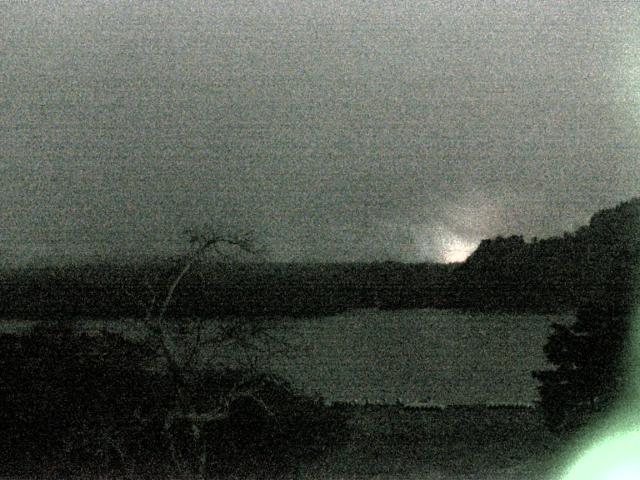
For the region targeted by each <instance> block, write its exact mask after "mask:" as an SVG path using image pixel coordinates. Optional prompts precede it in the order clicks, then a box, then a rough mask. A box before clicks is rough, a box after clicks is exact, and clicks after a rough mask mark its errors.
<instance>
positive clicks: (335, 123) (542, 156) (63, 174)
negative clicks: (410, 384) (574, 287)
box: [0, 0, 640, 261]
mask: <svg viewBox="0 0 640 480" xmlns="http://www.w3.org/2000/svg"><path fill="white" fill-rule="evenodd" d="M475 3H476V2H467V1H460V2H451V1H441V2H436V1H430V2H417V1H416V2H411V1H409V2H395V1H371V2H362V1H356V0H340V1H338V0H333V1H327V2H305V1H301V0H282V1H273V0H259V1H251V2H250V1H245V0H233V1H228V2H227V1H212V2H196V1H186V0H185V1H182V0H175V1H173V2H168V1H167V2H160V1H158V2H144V3H143V2H128V1H127V2H125V1H113V2H99V3H97V2H87V1H84V0H83V1H78V2H1V3H0V52H1V53H0V87H1V88H0V95H1V97H0V144H1V145H2V148H1V149H0V200H1V202H2V203H1V205H2V210H1V212H2V213H1V215H2V216H1V223H0V242H1V243H2V245H1V249H2V250H3V251H4V254H5V256H6V257H7V258H10V259H14V258H15V259H19V260H20V261H24V260H29V259H31V260H32V261H33V259H34V258H42V257H48V256H56V257H59V256H64V257H68V258H75V257H77V256H79V255H90V254H100V255H105V254H106V255H109V254H117V255H121V254H123V253H124V252H129V253H131V254H137V252H142V251H146V252H149V253H153V252H160V251H165V250H166V249H168V248H172V247H171V245H175V244H176V242H178V241H179V238H180V237H179V232H180V231H182V230H183V229H184V228H186V227H189V226H193V225H199V224H201V223H205V222H209V223H216V222H222V223H225V224H232V225H240V226H251V227H253V228H254V229H256V230H257V231H258V232H261V233H262V236H263V238H264V240H265V242H266V243H267V244H268V245H269V248H270V250H271V252H272V256H273V258H274V259H277V260H301V261H303V260H374V259H388V258H393V259H403V260H410V261H414V260H424V259H432V260H451V259H454V258H458V257H460V256H463V254H464V251H465V250H467V251H468V250H469V249H470V248H472V247H473V246H474V245H475V244H476V243H477V242H479V240H480V239H482V238H486V237H490V236H495V235H498V234H503V235H504V234H512V233H517V234H523V235H525V236H526V237H531V236H539V237H545V236H549V235H555V234H559V233H562V232H563V231H565V230H573V229H574V228H576V227H577V226H579V225H581V224H585V223H586V222H587V221H588V218H589V216H590V215H591V214H592V213H593V212H595V211H596V210H598V209H600V208H604V207H610V206H613V205H615V204H616V203H617V202H619V201H622V200H625V199H628V198H630V197H632V196H634V195H637V194H638V192H639V191H640V189H639V186H640V175H639V173H640V172H639V169H640V163H639V158H640V157H639V156H638V154H639V153H640V135H638V133H639V131H638V127H639V126H640V123H639V122H640V4H639V3H638V2H635V1H629V2H623V1H616V2H599V1H593V0H588V1H584V2H580V1H572V2H563V1H556V0H554V1H550V2H538V1H536V2H533V1H532V2H525V1H515V0H514V1H511V2H491V3H486V4H485V3H483V4H475ZM472 4H475V5H472Z"/></svg>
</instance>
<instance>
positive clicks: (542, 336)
mask: <svg viewBox="0 0 640 480" xmlns="http://www.w3.org/2000/svg"><path fill="white" fill-rule="evenodd" d="M571 321H572V317H571V316H570V315H531V314H521V315H514V314H481V313H478V314H469V313H461V312H457V311H450V310H402V311H395V312H392V311H380V310H375V309H371V310H358V311H352V312H348V313H344V314H341V315H336V316H331V317H323V318H313V319H295V320H282V321H278V322H277V325H278V328H276V329H275V331H274V335H276V336H281V337H282V338H283V339H284V340H285V341H286V343H287V344H288V345H289V347H288V349H287V350H288V355H287V356H286V357H282V356H276V357H272V356H269V355H265V356H264V357H263V358H260V359H259V360H258V362H259V365H260V366H264V367H268V368H271V369H272V370H274V371H275V372H277V373H280V374H282V375H284V376H285V377H287V378H288V379H289V380H291V381H292V382H293V384H294V385H295V386H296V387H297V388H299V389H301V390H303V391H306V392H307V393H310V394H319V395H321V396H322V397H324V398H325V399H327V400H329V401H360V402H364V401H370V402H385V403H394V402H396V401H397V400H401V401H403V402H407V403H411V402H431V403H434V404H442V405H450V404H477V403H533V402H535V401H536V400H537V398H538V397H537V391H536V382H535V380H534V379H533V378H532V377H531V371H532V370H537V369H543V368H547V367H549V363H548V362H547V359H546V358H545V356H544V352H543V350H542V348H543V346H544V344H545V343H546V340H547V336H548V334H549V331H550V325H551V323H552V322H560V323H569V322H571ZM103 323H104V322H103ZM103 323H101V322H97V321H89V322H87V323H85V325H86V326H87V327H86V328H88V329H96V328H99V326H100V325H102V324H103ZM107 323H108V324H110V325H111V327H110V329H111V328H115V329H122V328H123V325H124V328H125V331H126V332H127V333H129V334H133V333H134V332H136V331H137V330H138V328H139V327H136V323H135V322H131V321H128V322H126V323H124V322H120V323H117V322H107ZM28 325H29V322H21V321H14V322H4V323H3V330H4V331H14V332H20V331H25V330H26V329H27V328H28ZM178 343H179V342H178ZM183 344H184V342H183Z"/></svg>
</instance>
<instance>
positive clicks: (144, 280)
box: [0, 198, 640, 319]
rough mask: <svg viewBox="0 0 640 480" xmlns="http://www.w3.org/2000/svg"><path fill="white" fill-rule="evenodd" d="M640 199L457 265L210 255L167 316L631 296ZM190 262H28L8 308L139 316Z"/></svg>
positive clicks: (21, 314) (7, 296)
mask: <svg viewBox="0 0 640 480" xmlns="http://www.w3.org/2000/svg"><path fill="white" fill-rule="evenodd" d="M639 224H640V199H639V198H636V199H633V200H631V201H628V202H624V203H622V204H620V205H618V206H617V207H615V208H612V209H608V210H603V211H601V212H598V213H596V214H595V215H594V216H593V217H592V218H591V221H590V223H589V225H588V226H583V227H581V228H579V229H578V230H577V231H576V232H573V233H565V234H564V235H563V236H562V237H552V238H547V239H543V240H537V239H533V240H531V241H528V242H527V241H525V240H524V239H523V237H521V236H511V237H508V238H502V237H498V238H494V239H490V240H483V241H482V242H481V243H480V245H479V247H478V248H477V250H476V251H475V252H474V253H473V254H472V255H471V256H470V258H469V259H467V261H466V262H464V263H462V264H459V265H454V264H452V265H438V264H428V263H425V264H402V263H398V262H382V263H372V264H274V263H257V262H255V261H254V262H246V263H224V262H203V263H201V264H199V265H198V266H197V267H194V269H193V270H192V271H191V272H190V273H189V275H188V276H186V277H185V278H184V279H183V281H182V284H181V287H180V289H179V290H178V291H176V293H175V296H174V300H173V302H172V305H171V307H170V311H169V312H168V316H172V317H179V316H182V317H194V316H205V317H212V316H225V315H226V316H237V315H244V316H254V317H255V316H265V315H288V316H316V315H329V314H334V313H337V312H341V311H344V310H347V309H352V308H371V307H379V308H388V309H396V308H421V307H435V308H466V309H481V310H529V311H545V312H546V311H573V310H574V309H575V308H577V307H578V306H580V305H581V304H583V303H584V302H585V301H587V300H589V299H591V298H593V297H594V296H602V292H603V291H604V290H605V289H606V290H607V292H608V294H610V295H616V296H618V297H624V296H626V295H628V294H629V293H630V291H631V288H630V285H631V284H632V282H633V274H634V267H635V266H636V265H637V264H638V261H639V259H640V235H638V225H639ZM180 268H181V259H156V260H148V261H140V262H138V263H127V264H118V263H93V264H86V265H70V264H66V265H59V266H49V267H24V268H19V269H12V270H5V271H3V272H0V316H2V317H14V318H37V319H54V318H69V317H73V316H82V317H100V318H119V317H141V316H143V315H144V312H145V308H146V305H148V301H149V299H150V297H151V296H152V295H153V292H154V291H159V290H164V289H165V288H166V284H165V283H164V282H166V280H167V279H168V278H171V277H172V276H174V275H175V273H176V272H177V271H178V270H179V269H180Z"/></svg>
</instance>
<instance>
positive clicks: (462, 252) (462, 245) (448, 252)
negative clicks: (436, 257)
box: [442, 236, 478, 263]
mask: <svg viewBox="0 0 640 480" xmlns="http://www.w3.org/2000/svg"><path fill="white" fill-rule="evenodd" d="M442 244H443V245H442V256H443V258H444V261H445V262H446V263H456V262H464V261H465V260H466V259H467V258H468V257H469V255H471V254H472V253H473V251H474V250H475V249H476V247H477V246H478V245H477V243H474V242H470V241H468V240H463V239H461V238H459V237H456V236H451V237H445V238H443V239H442Z"/></svg>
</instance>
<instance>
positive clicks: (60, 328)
mask: <svg viewBox="0 0 640 480" xmlns="http://www.w3.org/2000/svg"><path fill="white" fill-rule="evenodd" d="M153 361H154V352H153V351H151V350H150V349H149V348H148V347H147V346H146V345H145V344H144V343H136V342H132V341H128V340H125V339H123V338H122V337H121V336H119V335H115V334H110V333H106V332H103V333H100V334H95V335H89V334H86V333H76V332H74V331H73V330H72V329H70V328H68V327H65V326H64V324H58V325H44V326H40V327H36V328H35V329H34V330H33V332H31V333H30V334H28V335H24V336H16V335H7V334H5V335H2V336H0V425H2V436H1V437H0V475H2V476H9V475H10V476H27V477H31V478H33V477H34V476H44V477H45V478H52V477H58V478H62V477H65V476H78V477H82V478H95V477H98V476H104V475H120V476H129V477H134V476H136V477H142V476H145V475H151V476H154V477H158V476H166V477H169V478H178V477H192V478H193V470H190V469H189V468H188V466H189V465H194V464H195V465H198V466H199V467H200V466H201V463H202V462H201V459H200V458H191V457H192V456H193V455H194V454H200V455H201V454H202V452H206V454H207V456H206V461H205V464H204V466H203V468H198V470H197V472H198V474H199V475H200V476H201V477H203V478H214V477H215V478H218V477H230V478H232V477H235V478H238V477H240V478H245V477H252V478H277V477H279V476H286V475H290V474H291V473H292V472H295V470H296V468H297V466H298V465H299V464H301V463H302V462H304V461H311V460H313V459H314V458H316V457H317V456H318V455H320V454H326V453H327V452H328V451H329V450H330V449H331V448H334V447H335V446H336V445H338V444H339V443H340V442H341V441H342V440H343V439H344V438H346V437H345V435H346V430H345V421H344V415H342V414H341V413H339V412H337V411H335V410H331V409H329V408H327V407H326V406H325V405H324V404H323V402H322V401H321V400H320V399H313V398H308V397H305V396H303V395H301V394H299V393H297V392H295V391H294V390H293V389H292V387H291V386H290V385H289V384H288V383H287V382H286V381H285V380H284V379H281V378H278V377H276V376H273V375H269V374H267V373H260V374H257V375H255V374H254V375H252V376H251V382H252V384H253V388H252V389H251V393H250V394H246V395H237V396H234V397H232V398H233V400H232V402H231V405H229V406H228V409H227V410H225V412H226V413H225V415H221V416H220V417H219V418H202V419H197V418H189V419H187V418H186V417H183V418H178V419H177V420H176V421H170V418H171V415H172V412H175V401H176V395H175V390H174V389H175V386H176V385H175V382H174V381H173V380H172V379H171V378H169V377H170V376H169V375H168V373H162V372H159V371H158V369H152V368H150V363H152V362H153ZM246 373H247V372H243V371H239V370H233V369H216V370H214V369H211V370H203V371H196V372H193V375H191V376H190V380H191V381H190V382H189V383H188V384H186V385H182V386H181V388H186V389H189V390H190V398H191V399H192V405H191V406H192V407H193V409H194V411H199V412H206V411H210V410H211V407H210V406H209V405H208V404H209V403H211V404H216V402H219V398H220V397H221V396H224V395H228V392H230V391H232V390H233V389H234V388H239V387H238V385H239V384H240V383H241V382H242V381H243V380H242V379H243V377H244V376H246ZM217 407H218V405H217V404H216V408H217ZM218 411H219V409H218ZM198 422H199V423H198ZM196 424H197V425H198V427H199V435H200V438H199V439H198V440H200V441H201V444H199V445H198V446H197V448H194V445H193V442H194V436H193V432H192V429H193V427H194V425H196Z"/></svg>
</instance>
